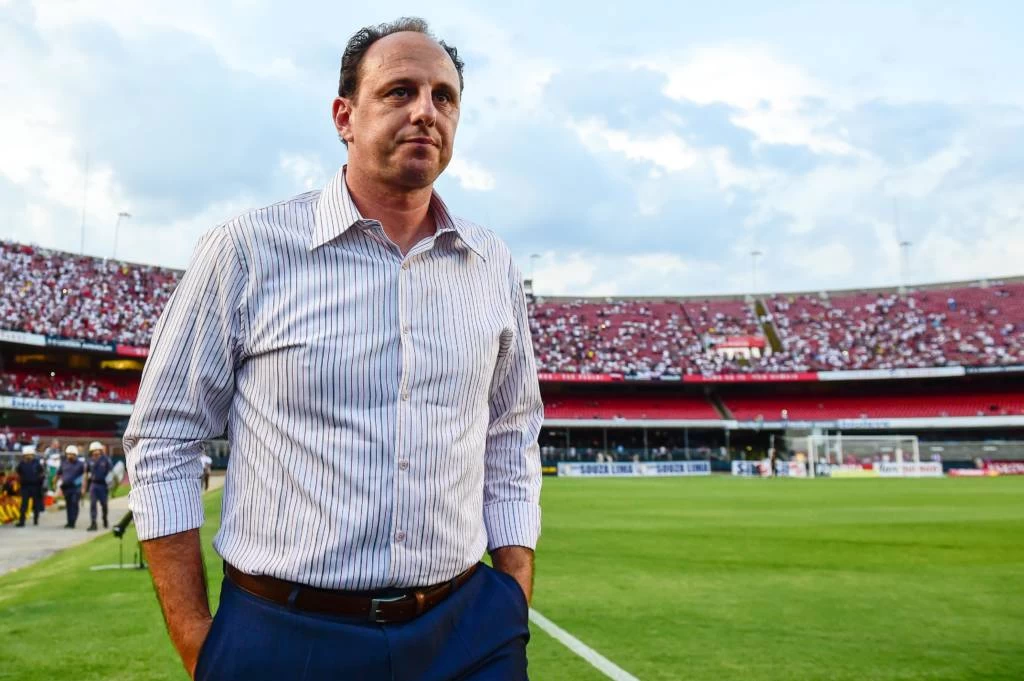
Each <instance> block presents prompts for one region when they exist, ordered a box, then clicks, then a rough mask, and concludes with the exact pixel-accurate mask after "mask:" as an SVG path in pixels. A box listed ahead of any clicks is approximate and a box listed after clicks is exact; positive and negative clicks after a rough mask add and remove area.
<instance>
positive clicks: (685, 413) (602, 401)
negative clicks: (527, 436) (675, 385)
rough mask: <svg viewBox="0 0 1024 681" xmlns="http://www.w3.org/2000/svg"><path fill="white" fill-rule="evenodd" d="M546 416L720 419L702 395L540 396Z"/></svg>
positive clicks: (550, 417)
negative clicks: (543, 398)
mask: <svg viewBox="0 0 1024 681" xmlns="http://www.w3.org/2000/svg"><path fill="white" fill-rule="evenodd" d="M544 416H545V418H549V419H617V418H622V419H720V418H721V416H720V415H719V414H718V412H717V411H715V408H714V407H712V406H711V404H710V403H709V402H708V401H707V400H705V399H704V398H703V397H674V396H673V397H586V396H577V395H566V396H563V395H558V396H553V397H551V398H550V399H545V400H544Z"/></svg>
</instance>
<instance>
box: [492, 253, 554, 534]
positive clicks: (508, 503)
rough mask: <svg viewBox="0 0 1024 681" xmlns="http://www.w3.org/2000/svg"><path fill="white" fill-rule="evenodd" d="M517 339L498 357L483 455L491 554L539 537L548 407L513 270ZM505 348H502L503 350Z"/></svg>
mask: <svg viewBox="0 0 1024 681" xmlns="http://www.w3.org/2000/svg"><path fill="white" fill-rule="evenodd" d="M509 285H510V289H511V298H512V299H511V303H512V314H513V317H514V324H515V333H514V335H513V337H512V338H511V342H510V343H509V344H508V349H507V351H505V353H504V354H503V356H501V357H499V360H498V364H497V366H496V367H495V376H494V382H493V384H492V387H491V405H490V424H489V426H488V430H487V446H486V452H485V454H484V526H485V527H486V529H487V548H488V550H492V549H495V548H499V547H502V546H525V547H527V548H531V549H532V548H535V547H536V545H537V538H538V537H539V536H540V487H541V470H540V447H539V446H538V444H537V438H538V436H539V434H540V429H541V425H542V424H543V421H544V404H543V403H542V402H541V398H540V385H539V383H538V381H537V369H536V366H535V364H534V358H533V341H532V339H531V336H530V322H529V317H528V314H527V308H526V295H525V292H524V290H523V280H522V275H521V273H520V272H519V270H518V269H517V268H516V267H515V265H514V264H510V267H509ZM504 345H505V343H502V346H504Z"/></svg>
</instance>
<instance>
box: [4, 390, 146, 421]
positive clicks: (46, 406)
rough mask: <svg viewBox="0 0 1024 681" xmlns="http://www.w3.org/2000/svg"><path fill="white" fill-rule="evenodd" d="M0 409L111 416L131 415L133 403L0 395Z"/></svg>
mask: <svg viewBox="0 0 1024 681" xmlns="http://www.w3.org/2000/svg"><path fill="white" fill-rule="evenodd" d="M0 409H20V410H22V411H43V412H49V413H55V414H103V415H109V416H131V413H132V405H130V404H108V403H106V402H70V401H64V400H44V399H40V398H37V397H11V396H9V395H0Z"/></svg>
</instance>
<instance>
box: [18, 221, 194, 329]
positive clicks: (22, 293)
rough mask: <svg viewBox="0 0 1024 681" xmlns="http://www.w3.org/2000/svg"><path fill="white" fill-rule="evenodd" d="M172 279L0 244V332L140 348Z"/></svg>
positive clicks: (144, 269) (171, 273)
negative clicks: (3, 330) (11, 331)
mask: <svg viewBox="0 0 1024 681" xmlns="http://www.w3.org/2000/svg"><path fill="white" fill-rule="evenodd" d="M180 275H181V273H180V272H179V271H177V270H171V269H165V268H161V267H149V266H143V265H132V264H129V263H124V262H120V261H117V260H106V259H103V258H92V257H88V256H78V255H72V254H70V253H63V252H60V251H51V250H46V249H42V248H37V247H35V246H26V245H23V244H17V243H11V242H8V241H0V329H12V330H17V331H26V332H29V333H37V334H42V335H51V336H63V337H65V338H84V339H88V340H92V341H98V342H116V343H123V344H125V345H148V344H149V340H150V336H151V334H152V332H153V326H154V325H155V324H156V321H157V319H158V318H159V316H160V311H161V310H163V308H164V305H165V304H166V303H167V299H168V298H169V297H170V295H171V292H172V291H173V290H174V287H175V286H176V285H177V283H178V279H179V278H180Z"/></svg>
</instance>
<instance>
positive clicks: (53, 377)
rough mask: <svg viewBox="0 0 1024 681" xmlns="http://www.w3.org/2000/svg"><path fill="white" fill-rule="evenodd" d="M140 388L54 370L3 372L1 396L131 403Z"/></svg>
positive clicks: (0, 385) (1, 375)
mask: <svg viewBox="0 0 1024 681" xmlns="http://www.w3.org/2000/svg"><path fill="white" fill-rule="evenodd" d="M136 392H137V389H133V388H132V386H122V385H117V384H116V383H114V382H111V381H106V380H102V379H97V378H92V377H87V376H61V375H57V374H54V373H53V372H40V373H8V372H0V395H9V396H11V397H32V398H38V399H45V400H64V401H69V402H112V403H116V404H131V403H132V402H133V401H134V396H135V393H136Z"/></svg>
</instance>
